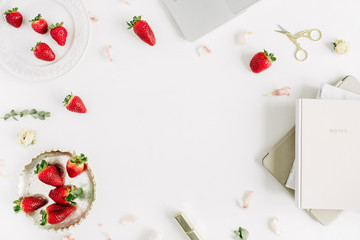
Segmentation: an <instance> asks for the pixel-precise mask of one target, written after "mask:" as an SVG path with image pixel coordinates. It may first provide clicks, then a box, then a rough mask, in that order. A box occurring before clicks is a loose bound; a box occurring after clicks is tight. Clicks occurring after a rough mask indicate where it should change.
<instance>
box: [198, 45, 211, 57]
mask: <svg viewBox="0 0 360 240" xmlns="http://www.w3.org/2000/svg"><path fill="white" fill-rule="evenodd" d="M197 52H198V54H199V56H201V55H203V54H205V53H207V54H210V53H211V50H210V49H209V48H208V47H207V46H205V45H203V46H200V47H198V49H197Z"/></svg>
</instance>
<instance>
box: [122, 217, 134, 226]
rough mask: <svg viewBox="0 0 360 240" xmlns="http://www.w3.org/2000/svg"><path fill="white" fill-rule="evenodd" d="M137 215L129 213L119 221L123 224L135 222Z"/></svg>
mask: <svg viewBox="0 0 360 240" xmlns="http://www.w3.org/2000/svg"><path fill="white" fill-rule="evenodd" d="M137 220H138V217H137V216H136V215H129V216H126V217H124V218H122V219H121V221H120V223H121V225H123V226H126V225H127V224H128V223H135V222H137Z"/></svg>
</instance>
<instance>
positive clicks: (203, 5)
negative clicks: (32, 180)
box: [164, 0, 260, 41]
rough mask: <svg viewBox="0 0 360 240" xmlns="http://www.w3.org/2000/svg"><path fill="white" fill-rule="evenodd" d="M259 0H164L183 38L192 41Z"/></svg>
mask: <svg viewBox="0 0 360 240" xmlns="http://www.w3.org/2000/svg"><path fill="white" fill-rule="evenodd" d="M258 1H260V0H164V2H165V4H166V6H167V7H168V9H169V10H170V12H171V14H172V15H173V17H174V19H175V21H176V22H177V24H178V25H179V27H180V29H181V31H182V32H183V34H184V36H185V38H186V39H187V40H189V41H194V40H196V39H198V38H200V37H202V36H204V35H205V34H207V33H208V32H210V31H212V30H214V29H215V28H217V27H219V26H220V25H222V24H223V23H225V22H227V21H229V20H230V19H232V18H234V17H236V16H237V15H239V14H240V13H242V12H243V11H245V10H246V9H247V8H248V7H250V6H251V5H253V4H254V3H256V2H258Z"/></svg>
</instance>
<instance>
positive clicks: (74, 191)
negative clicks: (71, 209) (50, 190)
mask: <svg viewBox="0 0 360 240" xmlns="http://www.w3.org/2000/svg"><path fill="white" fill-rule="evenodd" d="M82 194H83V190H82V188H76V187H74V186H71V189H70V191H69V194H68V196H67V197H66V198H65V201H67V202H69V203H71V204H73V205H76V202H74V200H75V199H76V198H78V197H80V196H81V195H82Z"/></svg>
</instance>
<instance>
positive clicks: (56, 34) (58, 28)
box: [49, 22, 67, 46]
mask: <svg viewBox="0 0 360 240" xmlns="http://www.w3.org/2000/svg"><path fill="white" fill-rule="evenodd" d="M63 24H64V23H63V22H61V23H56V24H55V25H54V24H52V25H51V26H50V27H49V30H50V35H51V37H52V38H53V39H54V40H55V41H56V42H57V43H58V44H59V45H60V46H64V45H65V43H66V38H67V31H66V29H65V28H64V27H63Z"/></svg>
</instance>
